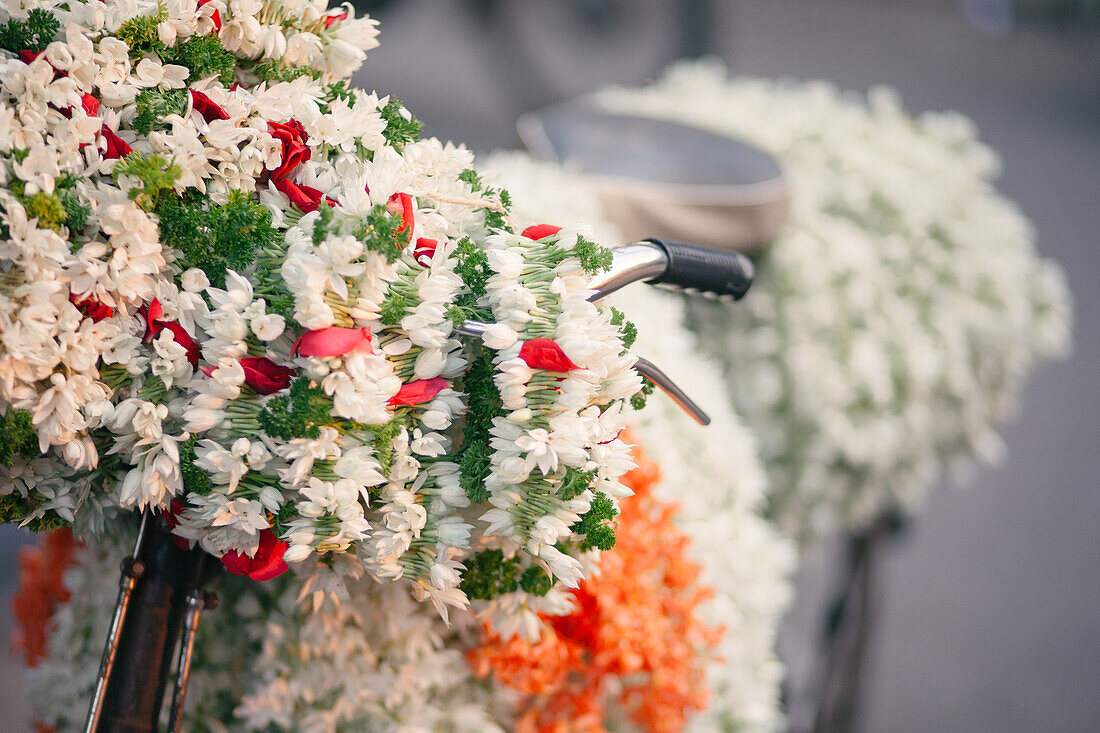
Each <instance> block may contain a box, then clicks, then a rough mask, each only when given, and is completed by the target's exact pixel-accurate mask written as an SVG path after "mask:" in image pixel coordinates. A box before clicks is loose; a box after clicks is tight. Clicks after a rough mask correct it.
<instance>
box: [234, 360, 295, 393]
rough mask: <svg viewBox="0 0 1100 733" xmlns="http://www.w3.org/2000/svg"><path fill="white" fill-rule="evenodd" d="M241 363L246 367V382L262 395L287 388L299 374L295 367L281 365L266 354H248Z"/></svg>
mask: <svg viewBox="0 0 1100 733" xmlns="http://www.w3.org/2000/svg"><path fill="white" fill-rule="evenodd" d="M240 364H241V367H243V368H244V383H245V384H247V385H248V386H249V387H251V388H252V389H254V390H255V391H256V393H257V394H262V395H268V394H275V393H276V392H278V391H280V390H283V389H286V388H287V387H289V386H290V380H291V378H292V377H293V376H294V375H295V374H297V372H296V371H295V370H294V369H291V368H290V367H285V366H279V365H278V364H276V363H275V362H273V361H272V360H271V359H268V358H267V357H266V356H247V357H245V358H244V359H241V360H240Z"/></svg>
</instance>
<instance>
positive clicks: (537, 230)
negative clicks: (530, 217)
mask: <svg viewBox="0 0 1100 733" xmlns="http://www.w3.org/2000/svg"><path fill="white" fill-rule="evenodd" d="M560 231H561V227H556V226H554V225H553V224H535V225H533V226H529V227H527V228H526V229H524V230H523V233H522V234H521V235H520V236H524V237H527V238H528V239H535V240H538V239H545V238H546V237H550V236H553V235H555V234H557V233H558V232H560Z"/></svg>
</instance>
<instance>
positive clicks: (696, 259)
mask: <svg viewBox="0 0 1100 733" xmlns="http://www.w3.org/2000/svg"><path fill="white" fill-rule="evenodd" d="M645 241H647V242H650V243H652V244H655V245H657V246H658V247H660V248H661V249H662V250H663V251H664V253H665V256H666V257H667V258H668V265H667V267H666V268H665V271H664V273H662V274H661V275H659V276H657V277H655V278H653V279H652V280H647V281H646V282H649V283H652V284H654V285H657V284H663V285H674V286H676V287H678V288H682V289H683V290H688V291H699V292H700V293H709V294H711V295H715V296H718V297H719V298H725V297H729V298H732V299H734V300H740V299H741V298H743V297H744V296H745V293H747V292H748V290H749V286H750V285H752V276H753V267H752V262H751V261H750V260H749V258H748V257H746V256H745V255H743V254H741V253H740V252H728V251H725V250H720V249H711V248H709V247H700V246H698V245H695V244H685V243H683V242H675V241H672V240H671V239H647V240H645Z"/></svg>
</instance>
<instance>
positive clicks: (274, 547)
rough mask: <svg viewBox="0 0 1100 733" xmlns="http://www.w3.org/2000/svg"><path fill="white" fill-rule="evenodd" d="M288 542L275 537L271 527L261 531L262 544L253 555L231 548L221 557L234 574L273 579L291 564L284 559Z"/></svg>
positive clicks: (257, 578)
mask: <svg viewBox="0 0 1100 733" xmlns="http://www.w3.org/2000/svg"><path fill="white" fill-rule="evenodd" d="M287 547H288V545H287V543H286V542H283V541H282V540H280V539H278V538H276V537H275V533H274V532H272V531H271V530H270V529H265V530H263V531H262V532H260V544H259V547H257V548H256V554H255V555H253V556H252V557H249V556H248V555H245V554H243V553H239V552H237V551H236V550H230V551H229V552H227V553H225V554H224V555H222V557H221V561H222V565H225V567H226V569H227V570H228V571H229V572H231V573H233V574H234V575H247V576H248V577H250V578H252V579H253V580H260V581H263V580H271V579H272V578H277V577H278V576H280V575H282V574H283V573H285V572H286V571H287V570H288V569H289V566H288V565H287V564H286V562H285V561H284V560H283V555H285V554H286V551H287Z"/></svg>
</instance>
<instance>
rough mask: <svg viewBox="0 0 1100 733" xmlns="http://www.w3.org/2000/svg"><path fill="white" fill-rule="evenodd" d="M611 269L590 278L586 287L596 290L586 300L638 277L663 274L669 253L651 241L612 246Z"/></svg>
mask: <svg viewBox="0 0 1100 733" xmlns="http://www.w3.org/2000/svg"><path fill="white" fill-rule="evenodd" d="M611 255H612V260H611V268H610V269H609V270H608V271H607V272H602V273H600V274H599V275H596V276H595V277H593V278H591V279H590V280H589V281H588V287H590V288H592V289H593V290H595V291H596V292H595V293H593V294H592V296H591V297H589V298H588V299H589V300H593V301H595V300H599V299H600V298H604V297H607V296H608V295H611V294H612V293H614V292H615V291H616V290H621V289H622V288H625V287H626V286H627V285H630V284H631V283H636V282H638V281H639V280H652V279H654V278H656V277H660V276H661V275H663V274H665V270H667V269H668V255H667V254H666V253H665V251H664V249H662V248H661V247H659V246H658V245H656V244H653V243H652V242H631V243H630V244H620V245H619V246H617V247H613V248H612V249H611Z"/></svg>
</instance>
